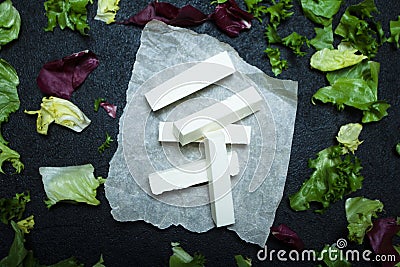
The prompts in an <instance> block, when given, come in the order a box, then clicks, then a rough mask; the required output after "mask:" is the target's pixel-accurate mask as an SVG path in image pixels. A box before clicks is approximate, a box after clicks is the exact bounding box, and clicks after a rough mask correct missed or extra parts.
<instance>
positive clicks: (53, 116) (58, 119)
mask: <svg viewBox="0 0 400 267" xmlns="http://www.w3.org/2000/svg"><path fill="white" fill-rule="evenodd" d="M25 113H27V114H32V115H33V114H37V115H38V117H37V120H36V130H37V132H38V133H40V134H45V135H46V134H47V131H48V128H49V125H50V124H51V123H53V122H54V123H56V124H59V125H62V126H65V127H67V128H70V129H72V130H74V131H75V132H81V131H82V130H83V129H85V128H86V127H87V126H89V124H90V119H89V118H88V117H86V115H85V114H84V113H83V112H82V111H81V110H80V109H79V108H78V107H77V106H75V105H74V104H73V103H72V102H70V101H68V100H65V99H62V98H58V97H53V96H51V97H44V98H43V99H42V103H41V104H40V110H36V111H26V110H25Z"/></svg>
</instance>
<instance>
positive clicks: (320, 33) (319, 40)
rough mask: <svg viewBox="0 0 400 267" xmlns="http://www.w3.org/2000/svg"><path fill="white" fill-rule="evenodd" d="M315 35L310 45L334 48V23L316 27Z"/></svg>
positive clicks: (319, 48)
mask: <svg viewBox="0 0 400 267" xmlns="http://www.w3.org/2000/svg"><path fill="white" fill-rule="evenodd" d="M314 30H315V34H316V35H315V37H314V38H313V39H311V40H310V45H312V46H313V47H314V48H315V49H317V50H322V49H324V48H326V49H330V50H332V49H333V30H332V24H329V25H328V26H325V27H324V28H314Z"/></svg>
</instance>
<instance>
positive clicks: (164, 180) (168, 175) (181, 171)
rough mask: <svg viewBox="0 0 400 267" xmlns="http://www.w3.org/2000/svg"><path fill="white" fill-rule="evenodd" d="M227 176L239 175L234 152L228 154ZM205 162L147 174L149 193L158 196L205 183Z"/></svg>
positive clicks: (203, 160)
mask: <svg viewBox="0 0 400 267" xmlns="http://www.w3.org/2000/svg"><path fill="white" fill-rule="evenodd" d="M228 159H229V174H230V175H232V176H235V175H237V174H238V173H239V158H238V155H237V153H236V152H229V153H228ZM208 167H209V166H208V165H207V161H206V160H205V159H201V160H197V161H194V162H190V163H187V164H184V165H181V166H178V167H176V168H171V169H168V170H164V171H159V172H155V173H151V174H149V182H150V189H151V192H153V194H155V195H159V194H161V193H163V192H166V191H172V190H178V189H184V188H188V187H190V186H193V185H197V184H202V183H207V182H208V177H207V168H208Z"/></svg>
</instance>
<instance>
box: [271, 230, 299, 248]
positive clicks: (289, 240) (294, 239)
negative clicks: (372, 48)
mask: <svg viewBox="0 0 400 267" xmlns="http://www.w3.org/2000/svg"><path fill="white" fill-rule="evenodd" d="M271 234H272V235H273V236H274V237H276V238H277V239H278V240H280V241H282V242H283V243H285V244H287V245H289V246H290V247H292V248H294V249H295V250H297V251H302V250H303V249H304V243H303V240H301V238H300V237H299V236H298V234H297V233H296V232H295V231H293V230H292V229H290V228H289V226H287V225H285V224H280V225H278V226H272V227H271Z"/></svg>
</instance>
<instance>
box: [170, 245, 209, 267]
mask: <svg viewBox="0 0 400 267" xmlns="http://www.w3.org/2000/svg"><path fill="white" fill-rule="evenodd" d="M171 246H172V252H173V254H172V256H171V257H170V258H169V267H204V263H205V261H206V260H205V258H204V256H203V255H201V254H199V253H195V254H194V256H191V255H190V254H189V253H187V252H186V251H185V250H183V248H181V247H180V245H179V243H171Z"/></svg>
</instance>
